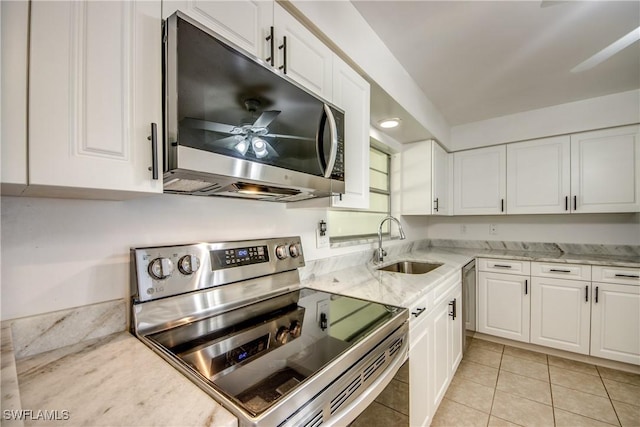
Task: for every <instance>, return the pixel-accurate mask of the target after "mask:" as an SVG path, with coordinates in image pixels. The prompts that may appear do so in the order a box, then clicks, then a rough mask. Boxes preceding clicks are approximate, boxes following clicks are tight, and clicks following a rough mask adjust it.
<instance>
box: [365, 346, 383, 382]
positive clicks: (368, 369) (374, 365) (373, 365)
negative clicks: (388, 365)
mask: <svg viewBox="0 0 640 427" xmlns="http://www.w3.org/2000/svg"><path fill="white" fill-rule="evenodd" d="M384 359H385V354H384V353H382V354H381V355H380V356H378V358H377V359H376V360H374V361H373V362H372V363H371V364H370V365H369V366H367V367H366V368H365V370H364V374H363V380H362V381H363V382H365V381H367V380H368V379H369V377H370V376H371V375H373V374H374V373H375V372H376V371H377V370H378V368H380V367H381V366H382V365H384Z"/></svg>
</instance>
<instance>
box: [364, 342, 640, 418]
mask: <svg viewBox="0 0 640 427" xmlns="http://www.w3.org/2000/svg"><path fill="white" fill-rule="evenodd" d="M408 415H409V387H408V364H405V366H403V368H402V369H401V370H400V371H399V372H398V375H396V377H395V378H394V379H393V380H392V382H391V383H390V384H389V386H388V387H387V388H386V389H385V390H384V391H383V392H382V393H381V394H380V396H378V398H377V399H376V401H375V402H374V403H372V404H371V405H370V406H369V407H368V408H367V409H366V410H365V411H364V412H363V413H362V414H361V415H360V416H359V417H358V418H357V419H356V420H355V421H354V422H353V424H352V426H353V427H363V426H366V427H377V426H385V427H388V426H389V427H402V426H408V425H409V417H408ZM431 425H432V426H513V425H520V426H558V427H562V426H567V427H569V426H611V425H614V426H622V427H627V426H640V375H635V374H629V373H626V372H622V371H617V370H614V369H608V368H603V367H599V366H598V367H596V366H594V365H590V364H587V363H582V362H575V361H572V360H568V359H563V358H559V357H555V356H551V355H546V354H543V353H536V352H533V351H528V350H522V349H518V348H515V347H510V346H504V345H501V344H496V343H493V342H489V341H484V340H480V339H472V340H471V344H470V345H469V348H468V349H467V352H466V353H465V356H464V359H463V360H462V362H461V364H460V367H459V368H458V371H457V372H456V375H455V376H454V378H453V381H452V382H451V385H450V386H449V389H448V390H447V393H446V395H445V397H444V399H443V400H442V403H441V404H440V407H439V408H438V412H437V413H436V414H435V416H434V419H433V422H432V424H431Z"/></svg>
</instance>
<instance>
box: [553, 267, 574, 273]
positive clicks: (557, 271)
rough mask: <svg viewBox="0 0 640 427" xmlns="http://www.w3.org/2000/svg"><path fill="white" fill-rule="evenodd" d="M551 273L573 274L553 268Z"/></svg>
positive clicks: (569, 271)
mask: <svg viewBox="0 0 640 427" xmlns="http://www.w3.org/2000/svg"><path fill="white" fill-rule="evenodd" d="M549 271H553V272H554V273H571V270H559V269H556V268H551V269H549Z"/></svg>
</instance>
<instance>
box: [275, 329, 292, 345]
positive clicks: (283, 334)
mask: <svg viewBox="0 0 640 427" xmlns="http://www.w3.org/2000/svg"><path fill="white" fill-rule="evenodd" d="M288 340H289V329H288V328H286V327H284V326H281V327H279V328H278V332H276V342H278V343H279V344H286V343H287V341H288Z"/></svg>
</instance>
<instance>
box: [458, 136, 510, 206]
mask: <svg viewBox="0 0 640 427" xmlns="http://www.w3.org/2000/svg"><path fill="white" fill-rule="evenodd" d="M453 171H454V178H453V185H454V188H453V196H454V205H453V213H454V214H455V215H494V214H504V213H505V204H504V203H505V197H506V196H505V194H506V148H505V146H504V145H499V146H496V147H488V148H479V149H475V150H468V151H459V152H457V153H453Z"/></svg>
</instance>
